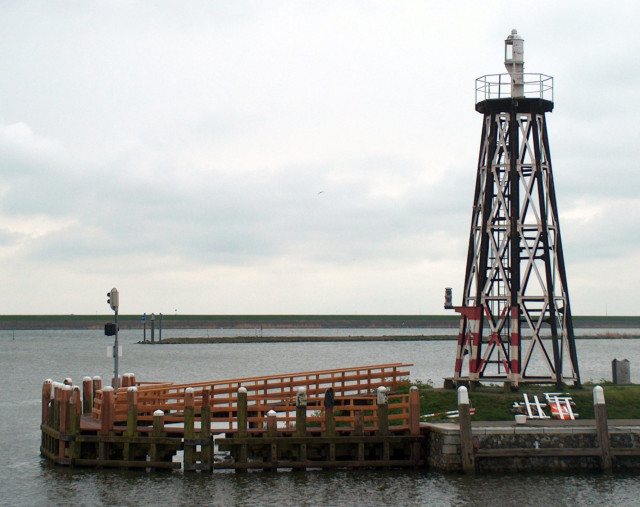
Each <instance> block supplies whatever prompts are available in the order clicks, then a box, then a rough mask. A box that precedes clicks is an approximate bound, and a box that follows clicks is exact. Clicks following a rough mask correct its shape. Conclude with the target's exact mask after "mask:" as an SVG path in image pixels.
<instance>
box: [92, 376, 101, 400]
mask: <svg viewBox="0 0 640 507" xmlns="http://www.w3.org/2000/svg"><path fill="white" fill-rule="evenodd" d="M92 381H93V391H92V393H91V396H92V398H93V399H92V400H91V405H93V404H94V400H95V399H96V393H97V392H98V391H101V390H102V377H99V376H98V375H96V376H95V377H93V380H92Z"/></svg>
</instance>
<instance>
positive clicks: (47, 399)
mask: <svg viewBox="0 0 640 507" xmlns="http://www.w3.org/2000/svg"><path fill="white" fill-rule="evenodd" d="M52 384H53V380H51V379H50V378H48V379H47V380H45V381H44V382H43V384H42V424H47V423H48V416H49V405H50V403H51V393H52V389H53V387H52Z"/></svg>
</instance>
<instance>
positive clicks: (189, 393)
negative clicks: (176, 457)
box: [183, 387, 196, 471]
mask: <svg viewBox="0 0 640 507" xmlns="http://www.w3.org/2000/svg"><path fill="white" fill-rule="evenodd" d="M193 393H194V391H193V387H187V388H186V389H185V390H184V455H183V459H184V469H185V471H187V470H195V466H194V463H195V447H196V446H195V444H194V440H195V438H196V431H195V427H194V425H195V406H194V394H193Z"/></svg>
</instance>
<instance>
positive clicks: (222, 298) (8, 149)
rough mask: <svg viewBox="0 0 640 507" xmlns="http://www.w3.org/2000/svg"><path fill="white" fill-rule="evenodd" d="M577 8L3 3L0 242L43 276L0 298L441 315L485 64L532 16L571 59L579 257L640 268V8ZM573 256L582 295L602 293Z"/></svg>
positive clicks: (567, 67)
mask: <svg viewBox="0 0 640 507" xmlns="http://www.w3.org/2000/svg"><path fill="white" fill-rule="evenodd" d="M579 7H581V4H578V3H576V2H568V3H565V4H557V3H554V2H543V3H542V4H540V3H536V4H533V3H528V2H525V3H518V4H513V3H507V2H498V3H497V4H496V5H494V6H493V7H492V8H487V7H486V6H484V5H480V4H478V3H477V2H475V3H474V2H462V3H460V4H451V5H449V4H441V5H440V4H438V5H432V4H425V3H423V2H412V1H410V2H403V3H400V4H389V3H387V2H376V1H374V2H360V1H355V0H354V1H349V2H324V3H322V4H304V3H302V4H294V5H290V4H288V5H284V4H282V3H280V2H275V1H274V2H272V1H266V2H250V1H247V2H239V3H237V2H236V3H229V4H219V3H211V4H206V5H204V4H202V5H199V4H191V3H187V4H181V5H179V6H178V5H176V6H171V5H162V6H158V5H157V4H156V3H152V2H146V1H141V2H135V3H133V4H132V3H126V2H115V3H111V4H96V3H87V4H83V5H78V6H66V7H64V8H61V7H60V6H55V7H53V6H51V5H49V4H47V3H44V2H43V3H41V4H39V9H36V10H35V12H34V10H33V9H32V8H30V7H28V6H26V5H24V4H20V3H10V4H8V5H3V6H2V7H0V10H1V11H2V13H3V14H4V16H1V17H0V29H2V31H3V34H5V37H6V38H7V40H11V41H12V44H11V48H9V47H8V46H4V47H3V48H0V53H1V55H0V56H1V57H2V61H3V62H5V63H4V65H5V67H6V69H7V71H6V72H4V73H3V74H2V75H1V76H0V83H1V84H2V89H3V94H4V97H5V104H4V106H3V111H2V112H1V113H0V163H1V164H2V174H3V178H2V181H1V182H0V257H1V258H2V259H3V261H4V263H5V266H6V269H7V270H8V272H10V273H11V275H10V276H9V277H8V279H7V286H8V288H9V289H10V291H11V292H12V293H17V292H20V293H23V294H24V296H23V297H20V298H14V297H12V298H8V297H7V296H0V304H2V305H3V308H5V311H6V312H7V313H11V312H15V313H46V312H60V313H83V312H88V313H93V312H95V311H97V310H98V309H102V307H103V306H104V302H103V299H104V298H103V297H102V293H103V292H104V290H103V288H102V287H103V286H105V287H107V288H110V287H111V286H113V284H114V283H116V284H118V286H119V288H120V290H121V292H122V293H123V295H125V294H127V296H126V297H125V298H124V299H125V300H127V301H128V305H130V306H129V309H128V310H126V311H127V312H128V311H131V312H136V311H140V312H142V311H153V307H154V305H156V306H160V305H167V308H165V311H171V309H173V308H176V307H178V308H180V311H181V312H182V313H188V312H193V313H198V312H211V311H215V312H218V311H220V312H228V313H261V312H274V313H296V312H305V313H328V312H334V313H349V312H361V313H367V312H369V313H394V312H395V313H418V312H423V313H439V312H440V311H441V304H442V301H441V300H442V294H441V293H442V290H441V288H442V287H444V286H453V287H454V290H455V291H456V292H457V293H458V294H459V291H460V289H459V287H461V285H462V278H463V276H464V272H463V270H464V265H465V256H466V250H467V241H468V234H469V221H470V216H471V205H472V200H473V191H474V185H475V176H476V163H477V156H478V154H477V150H478V142H479V137H480V127H481V121H482V118H481V116H480V115H478V114H477V113H476V112H475V111H474V109H473V107H474V104H473V100H474V96H473V86H474V80H475V78H477V77H478V76H480V75H483V74H488V73H495V72H503V65H502V61H501V60H502V51H503V40H504V38H505V37H506V35H507V34H508V33H509V32H510V30H511V28H514V27H515V28H518V29H519V32H520V33H521V34H522V35H523V36H524V38H525V40H526V42H525V59H526V69H527V71H531V72H544V73H548V74H552V75H554V76H555V85H556V108H555V111H554V112H553V113H552V114H551V115H549V117H548V122H549V131H550V141H551V152H552V157H553V164H554V174H555V178H556V190H557V194H558V202H559V210H560V218H561V226H562V231H563V243H564V246H565V257H566V259H567V263H568V266H569V267H568V270H569V272H570V273H575V267H576V266H580V270H581V273H593V272H595V271H597V270H596V269H595V268H594V266H597V265H598V264H599V263H602V262H605V263H607V265H611V266H615V261H616V259H619V260H620V262H621V265H624V266H626V267H630V266H631V265H632V264H631V263H630V262H629V259H630V258H632V257H633V255H634V254H635V253H636V252H637V242H636V239H635V238H636V237H638V234H637V228H636V226H635V223H637V220H636V218H638V217H637V215H638V214H639V210H640V205H639V203H638V200H637V199H636V198H635V194H634V189H635V188H636V186H637V185H636V183H637V179H638V176H637V175H636V172H637V171H636V170H635V168H636V165H637V162H636V161H637V160H638V156H639V155H640V153H638V146H637V143H636V140H635V137H634V136H635V131H636V130H637V129H636V128H635V119H634V118H633V115H632V114H631V113H630V111H633V110H634V109H637V107H636V106H638V105H639V104H638V94H637V93H636V89H637V85H638V79H639V74H638V72H637V71H636V69H635V68H634V67H633V66H631V65H629V63H628V62H629V59H628V55H629V54H635V53H637V51H636V50H637V49H640V48H638V44H639V42H638V39H637V37H634V36H633V34H634V29H632V26H631V23H632V22H631V21H630V20H631V19H634V16H633V15H632V14H633V13H635V12H636V11H637V7H636V6H635V4H632V3H625V2H623V4H622V6H621V7H620V9H623V10H626V11H627V12H628V13H629V15H626V16H622V17H621V16H619V14H618V10H612V9H610V8H607V7H606V6H601V7H594V8H592V9H582V8H579ZM567 20H571V21H570V22H567ZM321 191H322V193H319V192H321ZM629 269H631V268H629ZM575 276H577V277H578V278H579V280H580V281H579V282H577V283H576V286H577V287H578V288H577V289H575V290H574V289H573V288H572V294H574V295H576V300H577V301H580V303H579V304H574V305H573V309H574V313H580V312H581V308H585V309H590V308H597V307H599V306H600V305H599V303H598V304H597V305H592V304H591V302H590V301H591V296H589V293H591V292H592V288H590V287H589V284H588V283H586V282H585V279H584V276H583V275H582V274H580V273H578V274H577V275H575ZM45 278H46V280H47V282H46V283H44V284H43V283H38V280H42V279H45ZM631 278H632V276H630V279H631ZM54 284H62V285H63V286H65V292H66V294H67V296H66V297H65V298H56V300H55V301H51V298H50V297H49V294H48V293H47V290H48V289H49V288H50V287H51V286H52V285H54ZM569 284H570V287H573V285H572V282H571V279H570V280H569ZM167 287H170V288H171V295H170V298H169V299H171V302H169V301H168V299H167V298H168V296H167V294H166V292H165V288H167ZM576 292H577V294H576ZM94 295H95V296H94ZM94 298H95V299H94ZM616 304H618V305H619V312H620V313H625V312H626V313H629V312H634V311H635V310H634V308H633V305H632V304H631V303H629V302H624V301H620V302H618V303H616ZM171 307H173V308H171ZM611 311H613V310H611Z"/></svg>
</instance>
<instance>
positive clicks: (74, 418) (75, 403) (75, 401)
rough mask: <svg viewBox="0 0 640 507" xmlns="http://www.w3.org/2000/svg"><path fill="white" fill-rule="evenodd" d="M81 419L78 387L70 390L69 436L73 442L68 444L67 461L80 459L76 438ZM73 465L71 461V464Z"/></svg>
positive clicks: (80, 401) (78, 433) (80, 394)
mask: <svg viewBox="0 0 640 507" xmlns="http://www.w3.org/2000/svg"><path fill="white" fill-rule="evenodd" d="M81 417H82V393H81V392H80V387H79V386H73V387H72V388H71V400H70V405H69V434H70V435H71V436H72V437H73V440H72V441H71V443H70V444H69V459H70V460H74V459H76V458H79V457H80V449H81V446H80V442H78V441H77V440H76V437H77V436H78V435H80V418H81ZM71 464H73V461H72V462H71Z"/></svg>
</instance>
